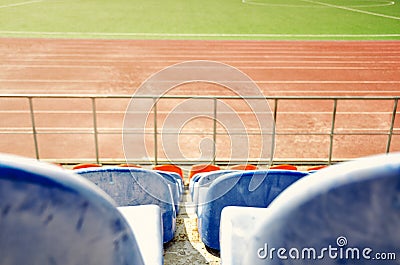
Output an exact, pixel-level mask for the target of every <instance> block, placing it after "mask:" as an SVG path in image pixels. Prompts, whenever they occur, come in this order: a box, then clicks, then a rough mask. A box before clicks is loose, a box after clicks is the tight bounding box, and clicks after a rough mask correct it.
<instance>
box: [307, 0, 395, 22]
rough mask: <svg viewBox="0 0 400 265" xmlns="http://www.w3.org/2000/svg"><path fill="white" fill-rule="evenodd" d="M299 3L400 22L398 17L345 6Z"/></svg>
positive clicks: (314, 2)
mask: <svg viewBox="0 0 400 265" xmlns="http://www.w3.org/2000/svg"><path fill="white" fill-rule="evenodd" d="M300 1H303V2H307V3H312V4H318V5H322V6H328V7H332V8H337V9H343V10H346V11H352V12H356V13H361V14H366V15H371V16H376V17H383V18H389V19H395V20H400V17H395V16H388V15H384V14H380V13H374V12H369V11H364V10H360V9H355V8H350V7H346V6H338V5H332V4H328V3H324V2H320V1H313V0H300Z"/></svg>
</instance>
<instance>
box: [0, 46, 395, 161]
mask: <svg viewBox="0 0 400 265" xmlns="http://www.w3.org/2000/svg"><path fill="white" fill-rule="evenodd" d="M190 60H213V61H218V62H222V63H226V64H228V65H231V66H234V67H237V68H238V69H239V70H241V71H243V72H244V73H246V74H247V75H249V76H250V77H251V78H252V79H253V80H254V81H255V82H256V83H257V84H258V86H259V87H260V89H261V90H262V92H263V93H264V95H266V96H400V42H398V41H363V42H358V41H333V42H332V41H323V42H319V41H305V42H304V41H175V40H174V41H173V40H67V39H65V40H64V39H6V38H3V39H0V61H1V64H0V93H1V94H7V93H19V94H21V93H23V94H46V93H52V94H128V95H131V94H133V93H134V92H135V90H136V89H137V88H138V87H139V86H140V84H141V83H142V82H143V81H145V80H146V79H147V78H148V77H149V76H150V75H152V74H154V73H156V72H158V71H159V70H161V69H163V68H165V67H167V66H170V65H173V64H176V63H180V62H184V61H190ZM177 93H180V94H185V95H194V94H195V95H199V94H213V95H215V94H219V93H221V90H220V89H219V88H218V87H216V86H212V85H209V86H208V87H204V86H203V87H202V88H201V89H198V88H197V87H195V86H192V85H187V86H183V87H182V88H180V90H179V91H177ZM21 104H22V103H21ZM21 104H20V103H18V104H16V102H15V101H7V102H2V103H0V115H2V118H3V124H2V125H0V127H1V129H4V128H14V127H24V128H25V127H29V120H27V118H26V117H18V115H19V114H21V113H19V111H20V108H19V107H17V106H20V105H21ZM124 104H125V105H124ZM124 104H122V105H124V106H126V102H124ZM37 105H39V106H37V108H38V109H39V112H40V111H42V112H43V113H41V114H42V116H43V117H41V118H42V119H43V121H41V120H40V118H39V125H40V124H42V127H51V126H54V127H60V126H63V124H56V125H48V124H47V123H52V122H49V120H54V119H55V118H51V117H49V116H46V117H45V112H46V111H47V112H51V107H49V106H45V105H46V104H44V105H43V106H40V104H37ZM47 105H48V104H47ZM50 105H51V104H50ZM55 105H57V107H58V108H59V110H60V111H61V112H62V111H66V110H67V109H68V108H70V107H71V106H64V107H62V105H63V104H61V103H59V104H55ZM77 105H79V104H77ZM120 105H121V103H120V102H119V103H118V102H114V103H113V104H105V106H101V104H100V106H99V108H100V110H104V111H105V112H106V111H108V110H110V108H111V110H116V109H118V108H117V107H116V106H120ZM25 107H26V106H25ZM52 107H54V106H52ZM280 107H281V109H280V111H282V112H283V113H282V116H281V117H278V118H279V119H280V120H281V121H282V120H287V118H288V117H291V116H293V115H297V116H295V118H292V119H291V120H290V121H288V122H281V123H280V124H278V129H279V128H281V129H282V130H284V131H285V130H286V131H293V130H298V129H299V128H300V131H301V130H303V131H306V130H308V128H314V129H315V128H317V127H318V126H325V127H326V128H329V124H328V123H327V122H322V123H323V124H321V122H320V121H316V119H315V115H314V114H318V115H322V116H324V115H325V114H324V112H329V111H330V110H328V109H329V108H330V107H329V108H327V107H326V106H322V105H320V103H319V102H314V104H311V105H308V106H303V107H302V109H301V110H299V109H297V107H296V108H294V107H293V106H285V104H283V105H282V106H280ZM76 108H78V109H79V106H76ZM102 108H103V109H102ZM338 108H339V109H338V111H341V112H342V113H341V116H340V117H342V120H339V129H343V130H346V129H349V126H348V124H346V122H347V123H356V124H357V123H358V122H359V123H360V125H356V127H355V129H356V130H367V129H368V130H375V129H376V130H377V129H381V128H387V127H388V124H389V123H390V117H389V116H390V115H389V114H391V111H392V107H391V106H390V104H389V105H386V102H385V104H384V103H383V102H380V101H376V102H372V103H371V104H369V103H368V104H365V106H357V107H356V109H355V110H352V109H351V108H350V107H349V106H347V105H342V106H338ZM88 111H89V110H88ZM352 111H355V112H356V113H357V115H362V116H357V117H355V116H354V115H356V114H354V113H352ZM299 112H301V114H299ZM303 112H307V113H303ZM369 112H379V114H378V115H380V116H379V117H378V118H376V117H374V118H373V122H372V123H371V124H370V123H369V122H367V121H369V120H371V116H368V113H369ZM360 113H361V114H360ZM109 114H110V113H109ZM62 115H65V117H68V115H67V114H65V113H63V114H62ZM346 115H347V116H346ZM105 116H106V115H105ZM110 116H112V117H110ZM322 116H321V117H322ZM325 116H326V115H325ZM360 117H364V118H360ZM79 119H81V120H83V119H84V117H81V118H79ZM121 119H122V116H121V115H117V114H116V115H108V117H104V121H102V119H101V118H100V126H104V127H109V126H110V124H112V127H115V128H118V126H120V125H121ZM324 119H325V118H324ZM324 119H323V120H324ZM327 119H328V120H329V117H328V118H327ZM349 120H350V121H351V122H348V121H349ZM360 120H361V122H360ZM70 121H71V119H70ZM40 122H42V123H40ZM22 123H26V124H25V125H21V124H22ZM84 123H85V122H84ZM102 123H103V125H102ZM325 123H326V124H325ZM341 123H343V124H341ZM71 124H72V126H76V127H79V126H81V125H79V124H78V123H75V122H72V121H71ZM86 125H87V126H90V122H86ZM279 126H280V127H279ZM340 126H341V127H340ZM325 127H324V128H325ZM378 127H379V128H378ZM398 127H400V125H399V122H397V120H396V127H395V131H396V130H397V128H398ZM326 128H325V129H326ZM351 130H352V131H354V128H351ZM14 137H15V139H13V140H10V138H5V137H2V140H0V151H8V150H12V149H13V148H14V150H15V146H14V147H12V146H13V145H14V144H15V142H19V143H20V144H19V147H18V148H17V150H19V149H21V150H19V151H17V152H16V153H18V154H23V155H28V156H32V151H27V150H24V147H23V146H27V145H29V148H28V149H29V150H31V149H32V148H31V147H32V146H31V143H30V144H26V143H24V141H21V139H22V136H14ZM49 138H50V139H49ZM283 138H285V139H281V140H279V139H278V141H277V154H278V157H280V158H282V159H285V158H299V159H307V158H309V157H315V156H317V157H318V156H321V157H325V155H326V139H319V138H320V137H311V138H308V139H297V140H293V138H296V137H293V136H291V137H283ZM289 138H291V140H289ZM355 138H357V139H358V137H356V136H352V137H351V136H346V137H338V138H337V140H336V141H338V142H343V144H342V145H338V148H337V149H335V152H336V153H335V154H334V155H335V157H337V158H339V157H341V158H347V157H356V156H360V155H364V154H371V153H377V152H382V151H384V150H383V149H384V145H385V143H386V142H385V141H386V140H385V139H386V138H387V137H386V136H380V137H374V139H372V138H370V139H364V140H362V141H361V140H355ZM399 138H400V137H399ZM64 140H65V141H67V140H66V139H64ZM10 141H12V142H13V144H11V142H10ZM86 141H87V142H88V143H89V142H90V141H91V138H90V139H87V140H86ZM110 141H119V138H118V136H113V137H112V140H110V139H107V140H104V143H102V144H101V146H100V149H101V152H102V153H103V154H102V157H121V155H122V153H121V150H120V149H119V148H115V150H114V149H113V148H109V145H108V144H109V142H110ZM354 142H357V144H358V147H359V148H360V152H358V151H357V148H356V149H355V148H354V146H351V145H350V147H349V144H351V143H354ZM383 142H385V143H383ZM51 143H52V139H51V137H44V138H43V139H42V140H41V144H42V145H43V146H47V145H51ZM279 143H281V145H279ZM288 145H289V146H291V147H292V148H290V150H289V151H288V150H285V149H287V146H288ZM320 145H323V147H322V150H323V151H322V152H321V149H320V148H316V147H315V146H320ZM366 145H367V146H368V147H365V146H366ZM283 146H285V148H283ZM305 146H307V147H310V146H314V148H312V149H313V151H310V152H306V153H304V152H303V151H301V149H304V147H305ZM376 146H378V147H376ZM62 147H64V148H66V147H72V148H74V147H75V148H79V147H80V145H78V144H75V145H74V144H72V145H71V144H64V145H60V148H62ZM25 149H27V148H26V147H25ZM81 149H82V148H81ZM57 150H59V149H58V148H56V149H55V150H53V151H52V150H46V148H44V147H42V148H41V157H44V158H60V157H61V156H60V154H59V153H57ZM106 150H107V151H106ZM395 150H400V139H397V138H394V141H393V145H392V149H391V151H395ZM92 151H93V148H92V147H91V148H87V152H85V151H84V150H83V151H82V152H80V156H82V157H87V156H90V154H92ZM321 153H323V155H321Z"/></svg>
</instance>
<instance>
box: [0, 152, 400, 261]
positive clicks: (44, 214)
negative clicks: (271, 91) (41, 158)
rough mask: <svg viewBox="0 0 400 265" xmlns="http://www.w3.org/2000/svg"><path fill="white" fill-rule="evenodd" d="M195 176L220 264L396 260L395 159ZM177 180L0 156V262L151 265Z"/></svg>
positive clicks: (166, 230)
mask: <svg viewBox="0 0 400 265" xmlns="http://www.w3.org/2000/svg"><path fill="white" fill-rule="evenodd" d="M201 174H202V176H201V177H200V178H199V180H198V182H199V183H205V184H207V185H208V186H207V187H206V188H207V189H206V190H205V196H204V197H201V198H204V201H201V202H200V197H199V199H198V200H199V201H198V209H197V214H198V226H199V233H200V235H201V239H202V241H203V242H204V243H205V244H206V245H207V246H208V247H210V248H213V249H219V250H220V251H221V252H220V253H221V262H222V263H223V264H292V263H293V262H294V263H299V264H317V263H318V264H321V262H322V263H323V264H350V263H351V264H370V263H371V260H373V259H376V258H377V257H378V256H376V255H374V254H376V253H378V254H386V255H385V257H392V259H390V260H386V261H385V264H397V261H398V260H397V259H396V255H398V254H399V253H398V251H399V248H398V246H399V245H400V238H399V237H398V235H399V233H400V228H399V227H400V226H399V224H400V153H395V154H389V155H380V156H375V157H369V158H363V159H359V160H356V161H351V162H346V163H342V164H338V165H334V166H330V167H328V168H325V169H323V170H320V171H317V172H313V173H309V172H300V171H294V170H287V169H286V170H276V169H273V170H268V171H266V170H249V171H235V170H231V171H222V170H219V171H212V172H208V173H201ZM88 179H90V181H88ZM194 179H195V176H194V177H193V178H192V182H194ZM93 182H94V183H93ZM179 183H182V178H181V177H180V176H179V174H177V173H167V174H165V172H160V171H155V170H146V169H143V168H134V167H128V168H126V167H125V168H124V167H90V168H81V169H78V170H75V171H69V170H62V169H60V168H59V167H56V166H53V165H48V164H44V163H40V162H37V161H34V160H30V159H24V158H19V157H15V156H8V155H0V224H1V225H0V249H1V252H2V254H1V255H0V264H100V265H101V264H155V265H157V264H162V263H163V242H168V241H169V240H171V239H172V237H173V234H174V230H175V218H176V210H177V208H176V207H178V206H179V201H180V196H181V195H182V189H181V188H180V187H179V185H180V184H179ZM95 184H97V186H96V185H95ZM99 187H100V188H101V189H100V188H99ZM198 188H199V189H201V188H202V186H199V187H198ZM193 191H195V189H193ZM198 193H199V195H200V193H201V192H200V190H199V191H198ZM174 195H176V196H174ZM194 197H195V196H194V195H193V198H194ZM177 204H178V205H177ZM326 249H329V251H330V252H329V253H328V252H327V251H325V250H326ZM304 250H305V252H304ZM331 250H332V251H334V253H331ZM348 250H349V251H348ZM357 250H358V251H359V252H357ZM365 250H367V251H365ZM313 251H314V252H313ZM335 251H336V252H335ZM21 253H23V255H21ZM304 254H307V255H306V256H301V255H304ZM389 254H391V255H389ZM345 255H346V256H345ZM347 255H352V256H351V257H349V256H347ZM354 255H356V256H354ZM357 255H358V256H357ZM393 255H394V256H393ZM332 257H336V258H332ZM379 257H382V256H381V255H380V256H379ZM393 257H394V258H393ZM397 258H398V257H397Z"/></svg>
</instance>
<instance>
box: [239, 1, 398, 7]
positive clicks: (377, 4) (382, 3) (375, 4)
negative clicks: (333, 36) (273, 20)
mask: <svg viewBox="0 0 400 265" xmlns="http://www.w3.org/2000/svg"><path fill="white" fill-rule="evenodd" d="M367 2H370V3H371V4H359V5H348V6H347V7H381V6H391V5H394V4H395V2H394V1H378V0H375V1H367ZM242 3H243V4H248V5H258V6H280V7H306V8H318V7H320V8H321V7H322V6H315V5H314V6H310V5H298V4H296V5H291V4H274V3H270V2H253V1H251V0H250V1H249V0H242Z"/></svg>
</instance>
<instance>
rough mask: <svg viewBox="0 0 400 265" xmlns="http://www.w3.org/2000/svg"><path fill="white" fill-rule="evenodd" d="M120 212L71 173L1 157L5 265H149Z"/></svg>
mask: <svg viewBox="0 0 400 265" xmlns="http://www.w3.org/2000/svg"><path fill="white" fill-rule="evenodd" d="M115 206H116V205H115V203H114V202H113V201H112V199H111V198H110V197H109V196H108V195H107V194H105V193H104V192H103V191H102V190H100V189H99V188H98V187H96V186H95V185H93V184H92V183H91V182H89V181H87V180H85V179H83V178H81V177H79V176H77V175H74V174H72V173H70V172H68V171H66V170H63V169H61V168H59V167H57V166H53V165H48V164H44V163H40V162H37V161H35V160H31V159H25V158H21V157H15V156H8V155H3V154H0V252H1V254H0V264H11V265H20V264H68V265H69V264H71V265H72V264H87V265H101V264H103V265H109V264H121V265H123V264H132V265H133V264H144V262H143V258H142V255H141V253H140V250H139V247H138V244H137V242H136V239H135V236H134V234H133V233H132V231H131V229H130V227H129V225H128V223H127V222H126V220H125V219H124V218H123V216H122V215H121V214H120V212H119V211H118V210H117V208H116V207H115Z"/></svg>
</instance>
